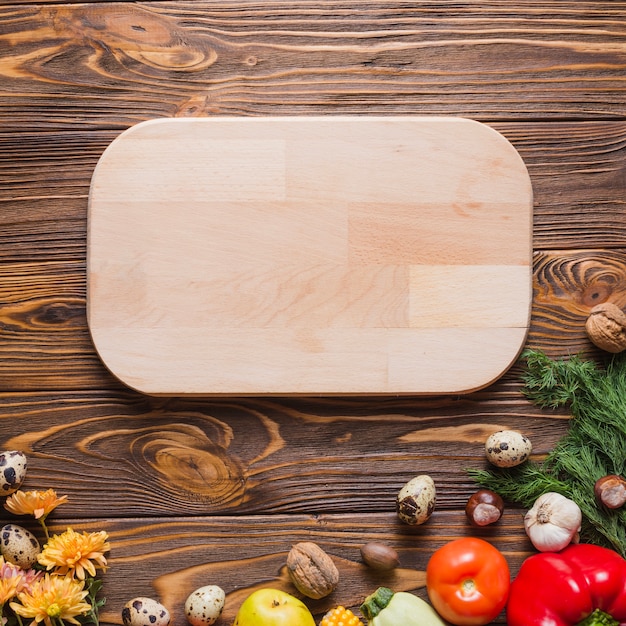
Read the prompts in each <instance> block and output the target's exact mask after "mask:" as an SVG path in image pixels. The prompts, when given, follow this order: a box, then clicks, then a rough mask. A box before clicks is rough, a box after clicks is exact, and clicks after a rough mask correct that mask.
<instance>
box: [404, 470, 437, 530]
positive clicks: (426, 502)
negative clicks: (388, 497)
mask: <svg viewBox="0 0 626 626" xmlns="http://www.w3.org/2000/svg"><path fill="white" fill-rule="evenodd" d="M436 501H437V491H436V489H435V483H434V481H433V479H432V478H431V477H430V476H427V475H426V474H422V475H420V476H416V477H415V478H412V479H411V480H409V482H408V483H407V484H406V485H404V487H402V489H400V492H399V493H398V498H397V502H396V504H397V510H398V517H399V518H400V520H401V521H403V522H404V523H405V524H410V525H412V526H416V525H419V524H423V523H424V522H425V521H426V520H428V518H429V517H430V516H431V515H432V514H433V511H434V510H435V504H436Z"/></svg>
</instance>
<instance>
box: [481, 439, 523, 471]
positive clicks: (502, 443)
mask: <svg viewBox="0 0 626 626" xmlns="http://www.w3.org/2000/svg"><path fill="white" fill-rule="evenodd" d="M532 450H533V446H532V444H531V442H530V439H528V437H526V436H525V435H523V434H522V433H520V432H519V431H517V430H499V431H498V432H496V433H492V434H491V435H489V437H487V441H486V442H485V456H486V457H487V460H488V461H489V462H490V463H492V464H493V465H495V466H496V467H515V466H516V465H521V464H522V463H523V462H524V461H525V460H526V459H527V458H528V457H529V456H530V453H531V452H532Z"/></svg>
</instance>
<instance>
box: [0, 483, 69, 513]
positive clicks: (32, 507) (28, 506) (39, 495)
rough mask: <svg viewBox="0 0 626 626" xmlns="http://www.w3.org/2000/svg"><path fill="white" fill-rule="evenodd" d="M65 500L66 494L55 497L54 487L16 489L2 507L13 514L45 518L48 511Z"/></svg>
mask: <svg viewBox="0 0 626 626" xmlns="http://www.w3.org/2000/svg"><path fill="white" fill-rule="evenodd" d="M64 502H67V496H61V497H60V498H59V497H57V493H56V491H54V489H48V490H47V491H19V490H18V491H16V492H15V493H13V494H12V495H10V496H9V497H8V498H7V499H6V500H5V502H4V508H5V509H6V510H7V511H10V512H11V513H14V514H15V515H33V516H34V517H35V519H40V518H41V519H45V518H46V517H47V516H48V514H49V513H50V511H53V510H54V509H56V508H57V507H58V506H59V505H60V504H63V503H64Z"/></svg>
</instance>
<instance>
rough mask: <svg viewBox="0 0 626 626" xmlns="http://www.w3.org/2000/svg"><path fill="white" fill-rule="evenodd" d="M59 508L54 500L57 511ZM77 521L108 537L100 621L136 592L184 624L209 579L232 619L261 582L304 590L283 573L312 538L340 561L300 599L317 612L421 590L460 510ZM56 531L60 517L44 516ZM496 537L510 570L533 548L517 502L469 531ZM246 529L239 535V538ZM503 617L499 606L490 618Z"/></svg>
mask: <svg viewBox="0 0 626 626" xmlns="http://www.w3.org/2000/svg"><path fill="white" fill-rule="evenodd" d="M59 510H60V509H57V511H59ZM67 523H68V524H71V525H72V527H73V528H74V529H75V530H79V529H84V530H87V531H96V530H102V529H104V530H106V531H107V532H108V533H109V535H110V539H111V552H110V555H109V564H110V569H109V571H108V572H107V573H106V574H105V575H104V576H103V580H104V591H103V595H104V596H105V597H106V598H107V602H106V605H105V607H104V609H103V610H102V613H101V618H102V620H101V623H106V624H121V610H122V607H123V605H124V603H125V602H127V601H128V600H130V599H131V598H133V597H136V596H139V595H147V596H149V597H153V598H157V599H159V600H160V601H161V602H163V603H164V604H165V606H166V607H167V608H168V609H169V610H170V612H171V614H172V622H171V623H172V626H185V624H186V621H185V618H184V614H183V605H184V602H185V599H186V597H187V595H188V594H190V593H191V592H192V591H193V590H194V589H196V588H198V587H200V586H202V585H206V584H217V585H220V586H221V587H222V588H223V589H224V590H225V591H226V594H227V596H226V605H225V608H224V612H223V614H222V617H221V618H220V622H219V623H220V624H222V623H223V624H231V623H232V620H233V619H234V617H235V614H236V612H237V609H238V608H239V605H240V604H241V602H242V601H243V600H244V599H245V597H246V596H247V595H248V594H249V593H251V592H252V591H254V590H255V589H257V588H260V587H274V588H279V589H283V590H285V591H287V592H288V593H292V594H294V595H296V596H299V597H302V596H301V595H300V594H299V593H298V592H297V591H296V589H295V588H294V587H293V585H292V583H291V582H290V581H289V579H288V574H287V573H286V570H285V560H286V557H287V553H288V551H289V550H290V548H291V546H292V545H293V544H294V543H297V542H299V541H315V542H316V543H318V544H319V545H320V546H321V547H322V548H323V549H324V550H325V551H326V552H327V553H328V554H329V555H330V556H331V558H332V559H333V561H334V562H335V564H336V565H337V568H338V570H339V575H340V581H339V585H338V587H337V590H336V591H335V592H334V593H333V594H331V595H330V596H328V597H327V598H324V599H322V600H310V599H306V598H304V601H305V603H306V604H307V606H309V608H310V609H311V611H312V612H313V613H314V615H315V617H316V618H317V620H316V621H317V622H319V619H321V616H322V615H323V614H324V612H325V611H326V610H327V609H329V608H330V607H331V606H334V605H336V604H338V603H342V604H343V605H344V606H348V607H351V608H352V609H353V610H355V611H358V607H359V605H360V603H361V602H362V601H363V599H364V598H365V596H366V595H368V594H369V593H372V592H373V591H374V590H375V589H376V588H377V587H378V586H379V585H385V586H390V587H392V588H394V589H395V590H398V591H400V590H406V591H411V592H413V593H415V594H416V595H418V596H420V597H423V598H424V599H426V597H427V595H426V590H425V588H424V570H425V568H426V565H427V563H428V559H429V557H430V555H431V554H432V552H433V551H434V550H435V549H436V548H438V547H439V546H441V545H443V544H444V543H445V542H446V541H449V540H450V539H452V538H456V537H459V536H463V535H465V534H467V532H468V527H467V524H466V521H465V516H464V514H463V513H459V512H445V511H444V512H438V511H436V512H435V513H434V514H433V516H432V517H431V519H430V520H429V521H428V522H427V523H426V524H425V525H423V526H421V527H419V528H411V527H408V526H406V525H402V524H400V523H398V522H397V519H396V517H395V514H367V515H359V517H358V519H355V517H354V514H344V515H322V516H309V515H307V516H305V515H290V516H285V515H272V516H257V517H247V516H240V517H236V518H232V517H231V518H219V517H218V518H210V519H202V518H189V517H185V518H178V519H170V520H162V519H158V518H152V519H146V520H141V521H137V520H110V519H107V520H105V519H101V520H90V521H88V522H86V521H85V520H80V519H78V520H72V519H68V520H67ZM52 528H53V532H62V531H63V530H64V529H65V525H64V524H63V523H61V522H60V521H59V522H56V523H55V524H54V525H52ZM472 534H473V535H474V536H480V537H483V538H485V539H487V540H489V541H491V542H493V543H494V545H496V546H498V547H499V548H500V549H501V550H502V552H503V554H504V555H505V558H506V559H507V562H508V563H509V567H510V569H511V571H512V573H513V574H515V573H516V572H517V570H518V569H519V565H520V564H521V561H522V559H523V558H525V557H526V556H528V555H529V554H530V553H531V546H530V543H529V541H528V540H527V539H526V536H525V534H524V530H523V525H522V519H521V515H520V512H519V511H515V510H513V509H512V510H509V511H506V512H505V515H504V516H503V518H502V520H501V521H500V522H498V524H497V525H496V526H494V527H491V528H489V529H478V530H473V531H472ZM242 537H246V541H242ZM365 541H381V542H384V543H388V544H389V545H392V546H394V547H395V548H396V550H397V551H398V553H399V555H400V567H399V568H398V569H396V570H394V571H393V572H392V573H389V574H381V573H375V572H373V571H371V570H370V569H369V568H367V567H365V566H364V565H363V563H362V561H361V557H360V553H359V548H360V546H361V545H363V543H364V542H365ZM494 623H498V624H504V623H506V620H505V618H504V615H502V616H500V618H499V619H498V620H497V621H496V622H494Z"/></svg>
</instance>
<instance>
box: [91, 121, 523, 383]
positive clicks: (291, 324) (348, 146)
mask: <svg viewBox="0 0 626 626" xmlns="http://www.w3.org/2000/svg"><path fill="white" fill-rule="evenodd" d="M531 253H532V189H531V183H530V179H529V176H528V172H527V170H526V167H525V165H524V163H523V162H522V160H521V158H520V156H519V155H518V153H517V152H516V150H515V149H514V148H513V146H512V145H511V144H510V143H509V142H508V141H507V140H506V139H505V138H504V137H503V136H502V135H500V134H498V133H497V132H496V131H494V130H493V129H491V128H489V127H488V126H486V125H483V124H480V123H477V122H474V121H471V120H466V119H461V118H439V117H289V118H179V119H161V120H153V121H150V122H144V123H141V124H138V125H136V126H134V127H132V128H130V129H129V130H127V131H125V132H124V133H122V134H121V135H120V136H119V137H118V138H117V139H116V140H115V141H113V143H112V144H111V145H110V146H109V147H108V148H107V150H106V151H105V152H104V154H103V155H102V157H101V159H100V161H99V163H98V165H97V167H96V170H95V172H94V174H93V178H92V184H91V191H90V199H89V231H88V263H87V279H88V281H87V282H88V322H89V327H90V331H91V334H92V338H93V341H94V344H95V347H96V349H97V350H98V353H99V355H100V357H101V358H102V360H103V362H104V363H105V364H106V366H107V367H108V368H109V369H110V370H111V372H112V373H113V374H115V375H116V376H117V377H118V378H119V379H120V380H121V381H123V382H124V383H125V384H127V385H128V386H130V387H133V388H135V389H137V390H139V391H142V392H144V393H147V394H155V395H160V394H163V395H186V394H194V395H266V394H275V395H290V394H298V395H306V394H328V395H331V394H434V393H465V392H469V391H473V390H476V389H478V388H481V387H484V386H486V385H488V384H490V383H491V382H493V381H494V380H496V379H497V378H498V377H499V376H501V375H502V374H503V373H504V372H505V371H506V370H507V369H508V368H509V367H510V366H511V364H512V363H513V362H514V360H515V359H516V357H517V356H518V354H519V352H520V350H521V349H522V347H523V344H524V342H525V338H526V335H527V332H528V326H529V319H530V306H531V300H532V262H531Z"/></svg>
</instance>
